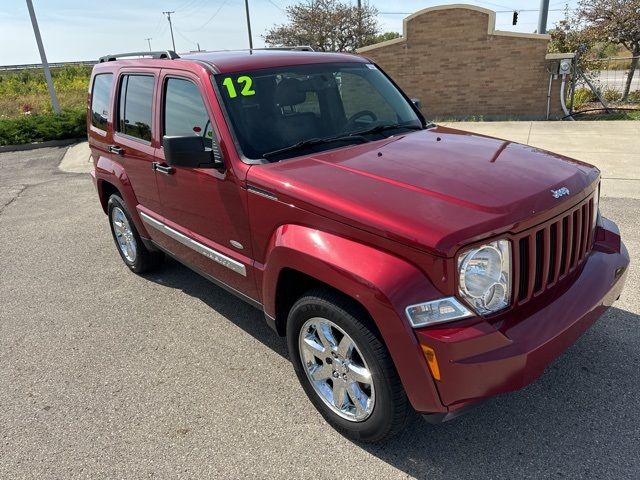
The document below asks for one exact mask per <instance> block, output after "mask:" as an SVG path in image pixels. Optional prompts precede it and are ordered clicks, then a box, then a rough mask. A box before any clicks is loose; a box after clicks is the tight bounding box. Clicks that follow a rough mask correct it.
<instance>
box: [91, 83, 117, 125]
mask: <svg viewBox="0 0 640 480" xmlns="http://www.w3.org/2000/svg"><path fill="white" fill-rule="evenodd" d="M111 83H113V74H112V73H101V74H100V75H96V76H95V78H94V79H93V89H92V91H91V124H92V125H93V126H94V127H97V128H99V129H101V130H106V129H107V119H108V118H109V105H110V102H109V100H110V95H111Z"/></svg>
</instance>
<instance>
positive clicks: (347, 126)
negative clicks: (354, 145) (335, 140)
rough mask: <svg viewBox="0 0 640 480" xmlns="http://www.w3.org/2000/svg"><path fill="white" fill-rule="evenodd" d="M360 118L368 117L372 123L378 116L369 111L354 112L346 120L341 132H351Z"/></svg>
mask: <svg viewBox="0 0 640 480" xmlns="http://www.w3.org/2000/svg"><path fill="white" fill-rule="evenodd" d="M362 117H370V118H371V120H372V121H373V122H375V121H377V120H378V116H377V115H376V114H375V113H373V112H372V111H371V110H360V111H359V112H356V113H354V114H353V115H351V116H350V117H349V120H347V123H345V125H344V128H343V129H342V131H343V132H348V131H349V130H352V129H353V127H355V126H356V122H357V121H358V120H360V119H361V118H362Z"/></svg>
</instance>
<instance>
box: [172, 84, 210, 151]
mask: <svg viewBox="0 0 640 480" xmlns="http://www.w3.org/2000/svg"><path fill="white" fill-rule="evenodd" d="M164 134H165V135H170V136H179V137H184V136H187V135H198V136H201V137H204V138H211V137H212V136H213V130H212V129H211V121H210V120H209V114H208V113H207V109H206V108H205V106H204V102H203V101H202V96H201V95H200V90H199V89H198V87H197V85H196V84H195V83H193V82H191V81H189V80H185V79H181V78H169V79H168V80H167V83H166V89H165V97H164Z"/></svg>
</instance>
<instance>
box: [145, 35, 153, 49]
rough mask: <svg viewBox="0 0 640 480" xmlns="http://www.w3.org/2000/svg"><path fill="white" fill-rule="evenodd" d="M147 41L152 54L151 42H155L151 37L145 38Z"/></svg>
mask: <svg viewBox="0 0 640 480" xmlns="http://www.w3.org/2000/svg"><path fill="white" fill-rule="evenodd" d="M145 40H146V41H147V43H148V44H149V51H150V52H152V51H153V50H151V40H153V38H151V37H149V38H145Z"/></svg>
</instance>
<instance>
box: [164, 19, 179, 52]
mask: <svg viewBox="0 0 640 480" xmlns="http://www.w3.org/2000/svg"><path fill="white" fill-rule="evenodd" d="M162 13H164V14H165V15H166V16H167V20H169V30H171V43H172V44H173V51H174V52H175V51H176V41H175V39H174V38H173V25H172V24H171V14H172V13H176V12H162Z"/></svg>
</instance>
